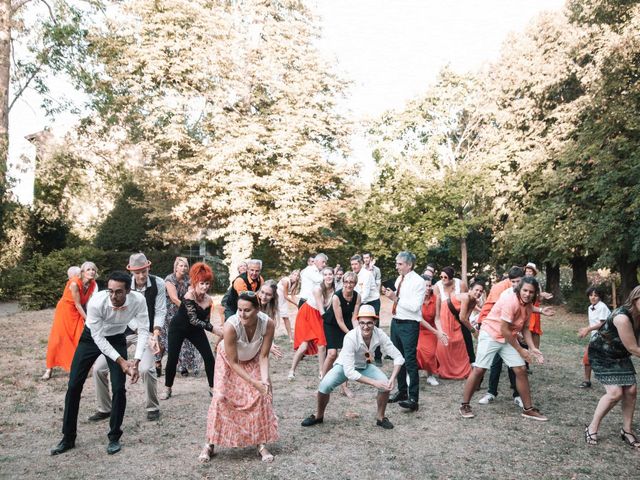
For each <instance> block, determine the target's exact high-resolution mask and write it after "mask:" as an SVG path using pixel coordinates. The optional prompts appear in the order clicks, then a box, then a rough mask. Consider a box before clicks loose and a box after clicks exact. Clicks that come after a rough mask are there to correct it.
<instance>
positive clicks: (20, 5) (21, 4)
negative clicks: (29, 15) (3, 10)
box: [11, 0, 31, 15]
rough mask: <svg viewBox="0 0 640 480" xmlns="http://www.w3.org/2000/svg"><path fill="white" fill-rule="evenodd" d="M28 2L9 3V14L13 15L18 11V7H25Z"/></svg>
mask: <svg viewBox="0 0 640 480" xmlns="http://www.w3.org/2000/svg"><path fill="white" fill-rule="evenodd" d="M30 1H31V0H15V1H14V2H11V14H12V15H13V14H14V13H16V11H17V10H19V9H20V7H22V6H24V5H26V4H27V3H29V2H30Z"/></svg>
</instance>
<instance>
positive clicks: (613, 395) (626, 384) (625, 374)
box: [584, 286, 640, 450]
mask: <svg viewBox="0 0 640 480" xmlns="http://www.w3.org/2000/svg"><path fill="white" fill-rule="evenodd" d="M639 334H640V286H638V287H636V288H634V289H633V290H632V292H631V293H630V294H629V297H628V298H627V300H626V302H625V303H624V305H622V306H621V307H620V308H618V309H616V310H614V311H613V312H612V313H611V315H609V318H607V320H606V321H605V322H604V324H603V325H602V326H601V327H600V329H599V330H598V331H597V332H596V334H595V335H594V336H593V338H592V339H591V341H590V342H589V363H591V368H592V370H593V373H594V374H595V377H596V379H597V380H598V381H599V382H600V383H602V384H603V385H604V388H605V390H606V393H605V394H604V395H603V396H602V398H600V401H599V402H598V406H597V407H596V411H595V412H594V414H593V419H592V420H591V423H590V424H589V425H587V426H586V427H585V429H584V439H585V442H586V443H587V444H588V445H596V444H597V443H598V428H599V427H600V422H601V421H602V419H603V418H604V416H605V415H606V414H607V413H609V411H610V410H611V409H612V408H613V407H614V406H615V405H616V404H617V403H618V402H619V401H621V400H622V429H621V430H620V438H622V440H623V441H624V442H625V443H626V444H627V445H629V446H630V447H631V448H634V449H636V450H640V440H638V437H636V435H635V433H634V432H633V427H632V425H633V412H634V410H635V407H636V395H637V387H636V371H635V369H634V368H633V363H632V362H631V358H630V357H631V355H635V356H636V357H640V345H638V335H639Z"/></svg>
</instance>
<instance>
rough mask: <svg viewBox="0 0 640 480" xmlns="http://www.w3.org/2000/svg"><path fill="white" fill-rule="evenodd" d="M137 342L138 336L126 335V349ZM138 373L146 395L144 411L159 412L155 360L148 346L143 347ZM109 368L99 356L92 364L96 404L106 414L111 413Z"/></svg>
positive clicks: (102, 356) (104, 358) (105, 360)
mask: <svg viewBox="0 0 640 480" xmlns="http://www.w3.org/2000/svg"><path fill="white" fill-rule="evenodd" d="M137 342H138V335H137V334H135V333H134V334H131V335H127V349H128V348H129V347H130V346H132V345H133V346H134V348H135V345H136V343H137ZM138 371H139V372H140V380H142V383H143V384H144V387H145V393H146V397H147V400H146V409H147V411H148V412H152V411H155V410H160V403H159V402H158V377H157V375H156V365H155V359H154V357H153V352H152V351H151V349H150V348H149V346H148V345H145V348H144V353H143V354H142V359H141V360H140V364H139V365H138ZM108 375H109V366H108V365H107V359H106V357H105V356H104V355H100V356H99V357H98V359H97V360H96V363H94V364H93V381H94V383H95V385H96V401H97V404H98V411H99V412H103V413H107V412H110V411H111V395H109V376H108Z"/></svg>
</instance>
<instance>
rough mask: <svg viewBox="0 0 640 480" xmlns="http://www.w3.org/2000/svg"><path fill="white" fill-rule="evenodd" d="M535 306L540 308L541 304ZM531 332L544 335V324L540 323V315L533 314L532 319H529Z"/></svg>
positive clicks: (537, 303)
mask: <svg viewBox="0 0 640 480" xmlns="http://www.w3.org/2000/svg"><path fill="white" fill-rule="evenodd" d="M533 306H534V307H538V308H540V302H539V301H537V302H536V303H535V304H534V305H533ZM529 331H530V332H531V333H535V334H536V335H542V323H541V322H540V314H539V313H532V314H531V317H529Z"/></svg>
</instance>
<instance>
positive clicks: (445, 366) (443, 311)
mask: <svg viewBox="0 0 640 480" xmlns="http://www.w3.org/2000/svg"><path fill="white" fill-rule="evenodd" d="M452 295H453V296H452V297H451V301H452V302H453V306H454V307H455V308H456V310H458V311H459V310H460V301H459V300H458V299H457V298H456V297H455V295H454V294H452ZM441 302H442V303H441V304H440V322H441V323H442V331H443V332H444V333H446V334H447V337H449V344H448V345H447V346H445V345H443V344H441V343H438V346H437V347H436V358H437V360H438V375H439V376H440V378H451V379H455V380H460V379H463V378H467V377H468V376H469V374H470V373H471V364H470V363H469V355H468V354H467V347H466V346H465V343H464V337H463V336H462V326H461V325H460V322H458V320H456V317H454V316H453V314H452V313H451V310H449V305H448V304H447V299H446V298H442V299H441Z"/></svg>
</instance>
